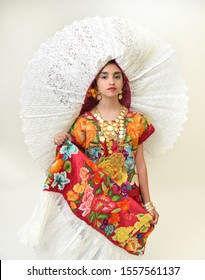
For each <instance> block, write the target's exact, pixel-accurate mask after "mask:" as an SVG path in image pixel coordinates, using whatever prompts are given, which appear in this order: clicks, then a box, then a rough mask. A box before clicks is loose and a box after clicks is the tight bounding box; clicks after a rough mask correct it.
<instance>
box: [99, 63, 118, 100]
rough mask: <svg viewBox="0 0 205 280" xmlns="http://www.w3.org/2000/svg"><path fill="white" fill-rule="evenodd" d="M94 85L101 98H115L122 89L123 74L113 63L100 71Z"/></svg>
mask: <svg viewBox="0 0 205 280" xmlns="http://www.w3.org/2000/svg"><path fill="white" fill-rule="evenodd" d="M96 83H97V88H98V90H99V91H100V93H101V94H102V98H103V96H104V97H105V96H106V97H110V98H116V97H117V96H118V94H119V93H120V92H121V90H122V88H123V74H122V72H121V70H120V68H119V67H118V66H117V65H116V64H115V63H110V64H107V65H106V66H105V67H104V68H103V69H102V70H101V71H100V73H99V75H98V77H97V79H96Z"/></svg>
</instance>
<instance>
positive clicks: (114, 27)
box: [20, 16, 188, 170]
mask: <svg viewBox="0 0 205 280" xmlns="http://www.w3.org/2000/svg"><path fill="white" fill-rule="evenodd" d="M112 59H115V60H116V62H117V63H118V64H119V66H120V67H121V69H122V70H123V71H124V72H125V74H126V76H127V77H128V79H129V81H130V88H131V94H132V96H131V108H132V109H134V110H136V111H139V112H141V113H143V114H145V115H147V116H148V118H150V120H151V122H152V123H153V125H154V126H155V128H156V132H155V133H154V134H153V135H152V137H150V139H148V140H147V141H146V142H145V144H144V146H145V152H146V154H147V155H148V156H153V155H157V154H159V153H162V152H164V151H166V150H167V149H169V148H171V147H172V146H173V144H174V142H175V141H176V139H177V137H178V136H179V135H180V132H181V130H182V126H183V123H184V121H185V120H186V114H187V110H188V106H187V101H188V97H187V95H186V90H187V88H186V84H185V81H184V78H183V76H182V74H181V71H180V69H179V67H178V64H177V62H176V57H175V53H174V51H173V49H172V48H171V46H170V45H169V44H167V43H166V42H165V41H164V40H163V39H161V38H159V37H158V36H157V35H156V34H154V33H152V32H151V31H150V30H149V29H147V28H145V27H142V26H139V25H135V24H133V23H131V22H130V21H129V20H127V19H123V18H119V17H106V18H101V17H99V16H97V17H92V18H86V19H84V20H81V21H75V22H73V23H72V24H71V25H68V26H65V27H64V29H63V30H62V31H60V32H57V33H56V34H55V35H54V36H53V37H52V38H50V39H48V40H47V41H46V42H45V43H42V44H41V46H40V47H39V49H38V50H37V51H36V53H35V54H34V56H33V58H32V59H31V61H30V62H29V63H28V67H27V69H26V71H25V74H24V77H23V84H22V94H21V97H20V105H21V118H22V124H23V132H24V133H25V142H26V143H27V145H28V147H29V151H30V153H31V155H32V156H33V158H34V159H35V161H36V162H37V163H38V165H39V167H40V168H44V169H45V170H47V168H48V167H49V166H50V164H51V163H52V161H53V159H54V155H55V146H54V143H53V137H54V135H55V134H56V133H57V132H59V131H62V130H64V129H69V128H70V126H71V125H72V123H73V122H74V120H75V119H76V118H77V116H78V115H79V113H80V110H81V107H82V104H83V101H84V98H85V94H86V91H87V89H88V88H89V86H90V84H91V82H92V81H93V79H94V77H95V76H96V74H97V73H98V72H99V70H100V69H102V67H103V66H104V65H105V64H106V63H107V62H108V61H110V60H112Z"/></svg>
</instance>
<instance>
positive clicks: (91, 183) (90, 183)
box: [88, 180, 94, 188]
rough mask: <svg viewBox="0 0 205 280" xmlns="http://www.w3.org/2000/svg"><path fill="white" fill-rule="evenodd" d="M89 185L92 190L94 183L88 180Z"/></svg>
mask: <svg viewBox="0 0 205 280" xmlns="http://www.w3.org/2000/svg"><path fill="white" fill-rule="evenodd" d="M88 183H89V185H90V186H91V188H93V187H94V182H93V181H92V180H89V182H88Z"/></svg>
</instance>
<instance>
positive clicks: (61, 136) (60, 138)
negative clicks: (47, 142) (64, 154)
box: [54, 131, 70, 146]
mask: <svg viewBox="0 0 205 280" xmlns="http://www.w3.org/2000/svg"><path fill="white" fill-rule="evenodd" d="M68 139H70V136H69V134H68V133H67V132H66V131H62V132H59V133H58V134H56V135H55V136H54V144H55V145H58V146H60V145H62V144H63V143H64V142H65V140H68Z"/></svg>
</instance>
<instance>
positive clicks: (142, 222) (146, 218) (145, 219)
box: [134, 214, 152, 230]
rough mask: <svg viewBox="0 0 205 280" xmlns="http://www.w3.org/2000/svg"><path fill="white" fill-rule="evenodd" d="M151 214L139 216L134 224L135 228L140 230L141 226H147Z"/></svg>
mask: <svg viewBox="0 0 205 280" xmlns="http://www.w3.org/2000/svg"><path fill="white" fill-rule="evenodd" d="M151 220H152V216H151V215H150V214H144V215H143V216H142V217H139V222H136V223H135V224H134V227H135V229H136V230H140V228H141V227H142V226H145V227H149V226H150V221H151Z"/></svg>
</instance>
